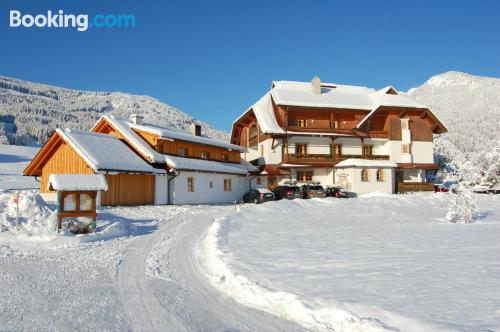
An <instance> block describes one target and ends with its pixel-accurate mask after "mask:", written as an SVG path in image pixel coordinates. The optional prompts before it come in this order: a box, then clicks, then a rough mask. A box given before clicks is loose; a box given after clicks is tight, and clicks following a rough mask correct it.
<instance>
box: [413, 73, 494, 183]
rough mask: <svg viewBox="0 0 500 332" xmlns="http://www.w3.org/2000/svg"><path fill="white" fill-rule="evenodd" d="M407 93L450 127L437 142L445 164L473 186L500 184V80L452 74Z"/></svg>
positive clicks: (429, 81) (440, 75)
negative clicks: (450, 165) (450, 166)
mask: <svg viewBox="0 0 500 332" xmlns="http://www.w3.org/2000/svg"><path fill="white" fill-rule="evenodd" d="M408 93H409V94H410V95H412V96H413V97H415V98H416V99H417V100H418V101H420V102H422V103H423V104H426V105H428V106H429V107H430V108H431V110H432V111H433V112H434V113H435V114H436V115H437V116H438V117H439V118H440V119H441V120H442V121H443V123H444V124H445V126H447V127H448V131H449V132H448V133H447V134H444V135H441V136H440V137H438V138H437V139H436V140H435V143H436V152H437V153H438V155H440V156H441V157H443V158H442V159H441V161H442V162H443V161H446V162H451V164H452V165H453V166H454V167H453V168H455V169H454V170H455V171H457V172H458V173H459V178H460V179H461V180H464V181H466V182H469V183H470V184H491V183H498V182H500V179H499V178H500V173H499V172H500V171H499V170H500V146H499V139H500V79H498V78H489V77H480V76H473V75H470V74H466V73H461V72H454V71H450V72H446V73H443V74H439V75H436V76H433V77H431V78H430V79H429V80H428V81H427V82H425V83H424V84H423V85H421V86H419V87H417V88H414V89H411V90H410V91H408Z"/></svg>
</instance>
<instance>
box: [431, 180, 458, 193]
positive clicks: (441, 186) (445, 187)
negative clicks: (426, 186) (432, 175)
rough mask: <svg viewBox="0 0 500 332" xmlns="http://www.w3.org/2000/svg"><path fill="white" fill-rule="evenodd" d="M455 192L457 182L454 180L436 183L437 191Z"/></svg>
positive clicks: (435, 188) (435, 189) (435, 190)
mask: <svg viewBox="0 0 500 332" xmlns="http://www.w3.org/2000/svg"><path fill="white" fill-rule="evenodd" d="M450 190H451V191H452V192H455V184H454V183H453V182H443V183H435V184H434V192H435V193H447V192H449V191H450Z"/></svg>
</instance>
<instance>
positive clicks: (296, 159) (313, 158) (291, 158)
mask: <svg viewBox="0 0 500 332" xmlns="http://www.w3.org/2000/svg"><path fill="white" fill-rule="evenodd" d="M351 158H354V159H369V160H389V156H388V155H366V156H363V155H357V154H341V155H335V156H333V155H331V154H289V155H288V156H287V155H285V156H284V159H285V160H284V162H285V163H292V164H299V163H305V164H309V163H311V164H314V163H323V164H324V163H332V164H333V163H334V162H338V161H342V160H346V159H351Z"/></svg>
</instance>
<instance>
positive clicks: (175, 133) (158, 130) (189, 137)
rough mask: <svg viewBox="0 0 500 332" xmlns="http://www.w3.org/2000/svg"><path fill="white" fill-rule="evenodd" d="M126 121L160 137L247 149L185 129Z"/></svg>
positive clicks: (237, 149) (239, 149)
mask: <svg viewBox="0 0 500 332" xmlns="http://www.w3.org/2000/svg"><path fill="white" fill-rule="evenodd" d="M125 123H126V124H127V125H128V126H129V127H131V128H134V129H138V130H142V131H145V132H148V133H151V134H153V135H156V136H159V137H160V138H166V139H174V140H176V139H178V140H182V141H188V142H194V143H199V144H205V145H211V146H217V147H221V148H226V149H229V150H236V151H240V152H245V151H246V148H244V147H243V146H239V145H235V144H230V143H226V142H223V141H219V140H216V139H214V138H212V137H208V136H196V135H193V134H191V133H188V132H185V131H180V130H175V129H171V128H164V127H158V126H155V125H151V124H142V125H138V124H134V123H132V122H129V121H125Z"/></svg>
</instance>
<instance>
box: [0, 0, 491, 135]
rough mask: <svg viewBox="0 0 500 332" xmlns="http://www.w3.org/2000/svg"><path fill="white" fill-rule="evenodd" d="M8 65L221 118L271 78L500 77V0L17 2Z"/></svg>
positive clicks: (41, 77)
mask: <svg viewBox="0 0 500 332" xmlns="http://www.w3.org/2000/svg"><path fill="white" fill-rule="evenodd" d="M12 9H18V10H20V11H21V12H22V13H23V14H28V13H29V14H40V13H46V12H47V10H49V9H51V10H52V11H57V10H59V9H63V10H64V12H65V13H74V14H80V13H84V14H89V15H90V16H92V15H95V14H100V13H105V14H108V13H111V14H133V15H135V16H136V27H135V28H128V29H95V28H93V29H89V30H88V31H86V32H77V31H76V30H74V29H47V28H45V29H36V28H16V29H13V28H9V26H8V25H9V23H8V20H9V11H10V10H12ZM0 41H1V45H2V47H1V51H0V52H1V53H0V54H1V58H0V59H1V61H0V75H5V76H12V77H17V78H21V79H26V80H31V81H36V82H42V83H48V84H53V85H58V86H63V87H68V88H75V89H83V90H98V91H123V92H128V93H135V94H146V95H150V96H153V97H156V98H158V99H160V100H162V101H164V102H166V103H169V104H171V105H174V106H176V107H179V108H180V109H181V110H183V111H185V112H187V113H189V114H191V115H193V116H195V117H196V118H198V119H201V120H204V121H206V122H209V123H211V124H212V125H214V126H215V127H218V128H220V129H225V130H230V127H231V123H232V121H233V120H234V118H235V117H236V116H238V115H239V114H240V113H242V112H243V111H244V110H245V109H246V108H247V107H248V106H250V105H251V104H252V103H253V102H255V101H256V100H257V99H258V98H259V97H260V96H261V95H262V94H263V93H265V92H266V91H267V90H268V89H269V88H270V86H271V81H272V80H307V81H308V80H310V79H311V78H312V77H313V76H314V75H319V76H320V77H321V78H322V80H323V81H329V82H335V83H340V84H355V85H364V86H370V87H375V88H380V87H383V86H386V85H394V86H396V87H397V88H399V89H402V90H407V89H409V88H411V87H414V86H418V85H419V84H421V83H423V82H424V81H425V80H427V79H428V78H429V77H430V76H432V75H435V74H438V73H441V72H444V71H448V70H459V71H465V72H469V73H472V74H476V75H484V76H494V77H500V1H477V2H472V1H470V2H465V1H464V2H462V1H407V2H406V3H403V2H400V1H378V2H376V1H272V2H271V1H238V0H232V1H204V2H201V1H199V2H195V1H175V2H174V1H119V0H113V1H93V0H86V1H47V2H44V1H34V0H25V1H10V0H4V1H2V2H1V3H0Z"/></svg>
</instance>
